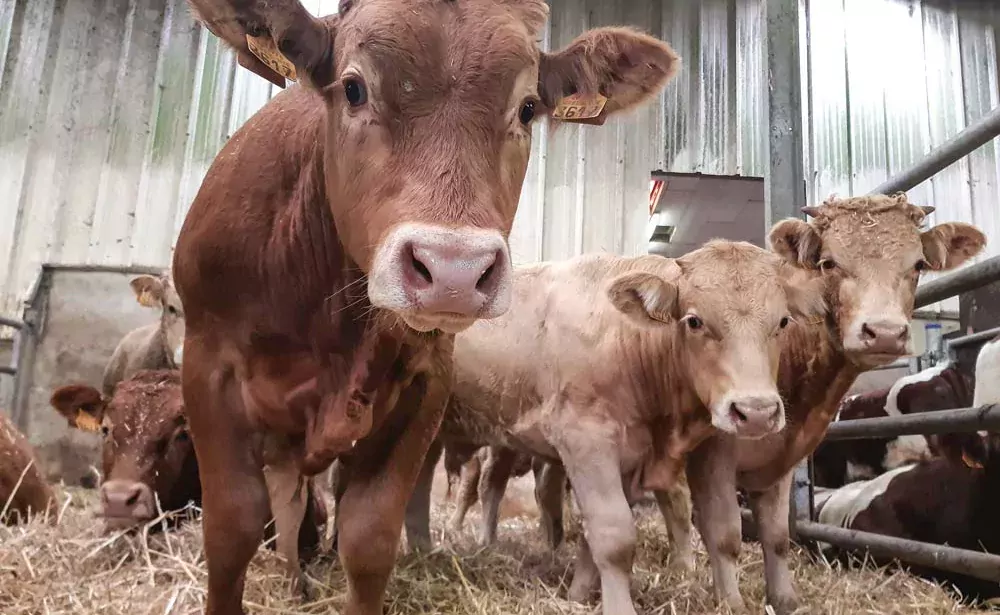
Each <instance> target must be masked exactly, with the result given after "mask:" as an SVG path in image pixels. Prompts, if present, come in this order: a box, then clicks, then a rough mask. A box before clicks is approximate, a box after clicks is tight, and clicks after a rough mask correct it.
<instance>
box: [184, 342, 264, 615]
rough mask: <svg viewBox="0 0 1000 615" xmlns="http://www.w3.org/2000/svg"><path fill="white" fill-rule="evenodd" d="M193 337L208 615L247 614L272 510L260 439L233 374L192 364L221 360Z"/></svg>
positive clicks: (189, 395) (190, 386) (190, 391)
mask: <svg viewBox="0 0 1000 615" xmlns="http://www.w3.org/2000/svg"><path fill="white" fill-rule="evenodd" d="M195 339H196V338H195V337H194V336H191V337H188V339H187V340H186V343H185V350H184V351H185V357H186V358H188V359H189V361H185V362H184V367H183V368H182V378H183V389H184V404H185V411H186V414H187V416H188V421H189V423H190V425H191V435H192V439H193V441H194V446H195V454H196V455H197V456H198V467H199V473H200V477H201V484H202V510H203V514H202V519H203V527H204V544H205V559H206V560H207V565H208V598H207V603H206V606H205V613H206V614H207V615H243V607H242V599H243V586H244V582H245V580H246V570H247V566H248V565H249V563H250V559H251V558H252V557H253V554H254V552H256V550H257V547H258V546H259V545H260V542H261V539H262V538H263V536H264V526H265V525H266V524H267V520H268V517H269V516H270V510H269V506H268V496H267V486H266V485H265V483H264V475H263V472H262V471H261V464H260V457H259V453H258V451H257V450H256V446H252V445H251V446H248V443H253V442H255V437H254V435H253V433H252V432H251V430H250V428H249V426H248V425H247V424H246V420H245V416H246V415H245V413H244V410H243V402H242V399H241V397H240V395H239V393H238V391H237V388H236V382H235V380H234V379H233V375H232V372H228V371H221V370H218V369H217V370H215V371H210V370H207V369H204V368H194V367H188V366H205V365H213V364H217V362H216V361H215V358H214V357H206V356H205V353H204V352H203V351H202V350H201V349H200V348H199V347H198V345H197V342H195V341H194V340H195Z"/></svg>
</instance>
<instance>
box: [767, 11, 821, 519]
mask: <svg viewBox="0 0 1000 615" xmlns="http://www.w3.org/2000/svg"><path fill="white" fill-rule="evenodd" d="M766 10H767V35H766V42H765V44H766V46H767V92H768V95H767V103H768V104H767V121H768V131H767V134H768V148H767V166H766V169H767V171H766V181H765V182H764V224H765V231H764V232H765V233H767V232H768V231H769V230H770V229H771V226H772V225H773V224H774V223H775V222H777V221H779V220H781V219H784V218H796V217H797V218H801V217H802V215H803V214H802V208H803V207H805V205H806V202H805V201H806V181H805V169H804V164H803V155H804V149H803V122H802V72H801V70H802V67H801V64H800V62H799V0H767V4H766ZM794 472H795V475H794V477H793V482H792V493H791V497H789V520H788V521H789V523H788V525H789V532H790V533H791V534H792V535H793V537H794V533H795V520H796V518H798V517H799V516H800V515H799V514H797V513H796V511H797V510H799V511H802V512H804V513H808V510H809V505H808V502H809V499H810V491H811V490H810V483H809V471H808V466H807V462H805V461H803V462H802V463H801V464H799V466H798V467H797V468H796V469H795V471H794Z"/></svg>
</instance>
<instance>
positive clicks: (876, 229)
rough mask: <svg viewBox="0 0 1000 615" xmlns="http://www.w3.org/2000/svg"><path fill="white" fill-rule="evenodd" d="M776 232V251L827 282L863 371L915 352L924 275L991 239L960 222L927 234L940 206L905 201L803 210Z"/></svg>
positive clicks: (838, 203) (847, 348)
mask: <svg viewBox="0 0 1000 615" xmlns="http://www.w3.org/2000/svg"><path fill="white" fill-rule="evenodd" d="M803 211H804V212H805V213H806V214H807V215H809V216H811V217H812V218H813V220H812V221H811V222H805V221H803V220H796V219H788V220H783V221H781V222H779V223H777V224H776V225H775V226H774V227H773V228H772V229H771V233H770V242H771V245H772V247H773V249H774V250H775V251H776V252H778V253H780V254H782V255H784V256H785V257H786V258H788V259H790V260H792V261H795V262H797V263H799V264H800V265H802V266H805V267H809V268H812V269H815V270H817V271H820V272H821V273H822V275H823V276H825V277H826V278H827V285H826V299H827V301H828V303H829V304H830V306H831V316H832V318H833V321H834V322H835V324H836V327H837V329H838V330H839V332H840V340H839V342H840V343H841V344H842V346H843V350H844V353H845V354H846V355H847V358H848V360H850V361H852V362H853V363H855V364H857V365H859V366H860V367H862V368H870V367H876V366H878V365H883V364H886V363H891V362H892V361H894V360H896V359H897V358H899V357H901V356H903V355H906V354H909V353H910V352H912V351H911V348H912V344H911V333H910V323H909V321H910V317H911V316H912V314H913V300H914V293H915V291H916V288H917V281H918V280H919V278H920V274H921V272H923V271H946V270H948V269H953V268H955V267H957V266H959V265H961V264H962V263H964V262H965V261H967V260H968V259H969V258H971V257H973V256H975V255H976V254H978V253H979V251H980V250H982V248H983V246H984V245H985V244H986V237H985V236H984V235H983V233H982V232H980V231H979V229H977V228H976V227H974V226H971V225H968V224H962V223H958V222H948V223H945V224H939V225H937V226H935V227H933V228H930V229H928V230H924V231H921V224H922V223H923V221H924V218H925V217H926V216H927V215H928V214H929V213H931V212H932V211H934V208H933V207H920V206H917V205H913V204H911V203H910V202H909V201H907V199H906V196H905V195H903V194H898V195H894V196H882V195H878V196H865V197H855V198H850V199H843V200H841V199H831V200H828V201H827V202H825V203H824V204H823V205H822V206H820V207H807V208H805V209H804V210H803Z"/></svg>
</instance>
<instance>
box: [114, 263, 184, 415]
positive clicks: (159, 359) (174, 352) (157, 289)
mask: <svg viewBox="0 0 1000 615" xmlns="http://www.w3.org/2000/svg"><path fill="white" fill-rule="evenodd" d="M129 286H131V288H132V292H133V293H135V299H136V301H138V302H139V305H141V306H143V307H147V308H158V309H159V310H160V320H159V321H158V322H154V323H150V324H148V325H143V326H141V327H138V328H136V329H133V330H132V331H129V332H128V333H127V334H126V335H125V337H123V338H122V340H121V341H120V342H118V346H117V347H116V348H115V351H114V353H112V355H111V359H110V360H109V361H108V365H107V367H105V368H104V377H103V378H102V381H101V382H102V384H101V393H103V394H104V395H111V394H112V393H113V392H114V390H115V385H116V384H118V383H119V382H121V381H122V380H126V379H128V378H131V377H132V375H133V374H135V373H136V372H138V371H140V370H144V369H177V368H178V367H180V365H181V363H182V360H183V355H184V308H183V306H182V305H181V298H180V296H178V295H177V291H176V290H174V284H173V281H172V280H171V277H170V272H169V271H168V272H164V273H163V274H162V275H158V276H153V275H140V276H137V277H135V278H132V280H131V282H129Z"/></svg>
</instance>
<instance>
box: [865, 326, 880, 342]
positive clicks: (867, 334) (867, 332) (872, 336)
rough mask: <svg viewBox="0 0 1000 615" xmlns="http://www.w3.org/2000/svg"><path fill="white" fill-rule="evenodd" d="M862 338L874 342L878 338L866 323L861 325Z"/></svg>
mask: <svg viewBox="0 0 1000 615" xmlns="http://www.w3.org/2000/svg"><path fill="white" fill-rule="evenodd" d="M861 337H863V338H864V339H866V340H873V339H875V338H876V337H878V336H877V335H876V334H875V332H874V331H872V328H871V327H869V326H868V323H864V324H862V325H861Z"/></svg>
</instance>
